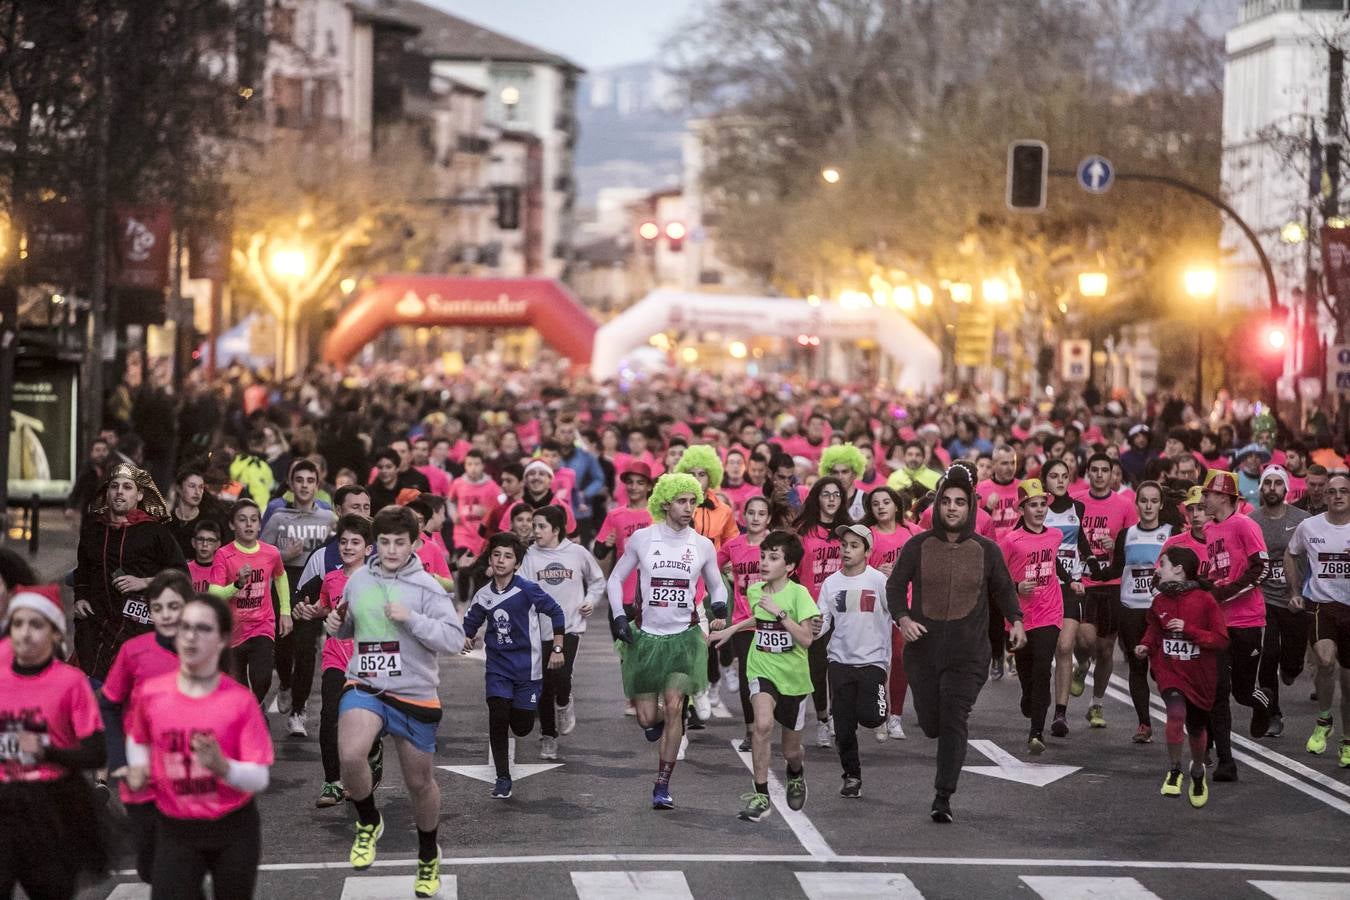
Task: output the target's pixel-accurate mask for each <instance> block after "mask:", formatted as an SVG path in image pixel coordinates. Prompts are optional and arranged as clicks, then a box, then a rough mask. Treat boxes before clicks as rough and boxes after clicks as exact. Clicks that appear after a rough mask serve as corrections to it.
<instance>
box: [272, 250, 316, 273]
mask: <svg viewBox="0 0 1350 900" xmlns="http://www.w3.org/2000/svg"><path fill="white" fill-rule="evenodd" d="M268 265H270V266H271V268H272V274H273V275H275V276H277V277H278V278H288V279H291V280H298V279H301V278H304V277H305V273H306V272H308V271H309V260H308V259H306V258H305V252H304V251H303V250H300V249H298V248H295V247H282V248H280V249H277V250H273V251H272V256H271V257H270V258H269V259H268Z"/></svg>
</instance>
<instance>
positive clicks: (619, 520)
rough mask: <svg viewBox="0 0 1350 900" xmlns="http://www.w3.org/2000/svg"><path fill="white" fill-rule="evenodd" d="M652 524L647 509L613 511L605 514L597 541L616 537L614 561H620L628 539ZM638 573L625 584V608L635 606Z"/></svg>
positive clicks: (625, 508) (625, 580) (650, 515)
mask: <svg viewBox="0 0 1350 900" xmlns="http://www.w3.org/2000/svg"><path fill="white" fill-rule="evenodd" d="M650 524H652V514H651V513H650V512H648V511H647V507H645V506H643V507H639V508H637V509H633V508H631V507H623V508H620V509H611V510H610V511H609V512H607V513H605V521H604V522H602V523H601V524H600V532H599V533H598V534H597V535H596V536H595V539H596V540H597V541H600V542H604V541H607V540H609V536H610V535H613V536H614V559H615V560H618V559H620V558H621V557H622V556H623V551H624V548H625V547H627V546H628V539H629V538H630V537H632V536H633V532H635V531H637V530H638V529H639V528H646V527H647V526H648V525H650ZM637 583H638V573H637V571H636V570H635V571H634V572H633V573H632V574H631V575H629V576H628V577H627V578H626V579H624V582H623V602H624V605H625V606H632V605H633V598H634V597H635V596H636V595H637Z"/></svg>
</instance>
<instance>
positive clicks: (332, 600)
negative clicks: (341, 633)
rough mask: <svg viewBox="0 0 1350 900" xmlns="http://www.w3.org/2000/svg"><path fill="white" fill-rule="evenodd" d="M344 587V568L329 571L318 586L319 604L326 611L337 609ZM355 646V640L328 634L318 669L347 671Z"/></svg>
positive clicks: (345, 577) (345, 575)
mask: <svg viewBox="0 0 1350 900" xmlns="http://www.w3.org/2000/svg"><path fill="white" fill-rule="evenodd" d="M346 587H347V572H346V570H344V569H340V568H339V569H334V570H333V571H331V572H329V573H328V574H327V575H325V576H323V584H322V585H320V587H319V605H320V606H322V607H323V608H324V610H326V611H327V612H332V611H333V610H335V609H337V607H338V604H339V603H341V602H342V592H343V590H345V589H346ZM355 647H356V642H355V641H353V640H343V639H341V638H335V637H333V636H332V635H331V634H330V635H328V636H327V637H326V638H324V642H323V656H322V658H321V665H320V671H327V670H328V669H337V670H338V671H339V672H345V671H347V663H349V662H351V658H352V652H353V650H354V649H355Z"/></svg>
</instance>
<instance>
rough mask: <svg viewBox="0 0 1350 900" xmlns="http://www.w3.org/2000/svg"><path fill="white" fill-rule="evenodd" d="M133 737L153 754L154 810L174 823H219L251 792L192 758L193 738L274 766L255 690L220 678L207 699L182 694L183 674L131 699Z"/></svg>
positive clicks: (141, 689) (142, 688) (145, 687)
mask: <svg viewBox="0 0 1350 900" xmlns="http://www.w3.org/2000/svg"><path fill="white" fill-rule="evenodd" d="M127 734H128V736H129V737H130V738H131V739H132V740H133V741H135V742H136V743H138V744H143V745H145V746H146V747H148V748H149V750H150V783H151V784H152V785H153V788H154V795H155V806H156V807H158V808H159V811H160V812H162V813H163V814H164V815H166V816H169V817H170V818H174V819H199V820H201V819H205V820H214V819H219V818H221V817H223V816H226V815H229V814H230V813H232V812H234V811H235V810H237V809H239V808H241V807H243V806H245V805H246V804H247V803H248V802H249V800H250V799H252V796H253V795H252V794H247V793H244V792H243V791H239V790H235V789H234V788H232V787H230V786H229V785H228V784H226V783H225V782H223V781H221V780H220V779H219V778H217V777H216V776H215V775H214V774H213V773H211V772H209V771H207V770H206V769H204V768H202V767H201V766H199V765H197V763H196V761H195V760H194V759H193V758H192V738H193V737H195V736H196V735H198V734H210V735H214V736H215V739H216V742H217V743H219V744H220V752H221V753H222V754H224V755H225V757H226V758H227V759H232V760H235V761H237V762H247V763H258V764H259V765H264V766H270V765H271V764H272V738H271V736H270V735H269V734H268V733H267V720H266V719H264V718H263V714H262V710H261V709H260V708H259V707H258V701H257V700H256V699H255V698H254V696H253V692H252V691H251V690H249V689H248V688H246V687H244V686H243V685H241V684H239V683H238V682H236V681H234V680H232V679H230V678H227V677H225V676H223V675H222V676H221V679H220V684H219V686H217V688H216V689H215V690H214V691H212V692H211V693H210V694H208V695H207V696H205V697H188V696H186V695H185V694H183V693H182V692H181V691H180V690H178V675H177V674H171V675H161V676H159V677H157V678H152V679H150V680H149V681H147V682H145V683H144V684H141V685H139V686H138V687H137V688H136V690H135V692H134V693H133V694H132V695H131V718H130V720H129V722H128V725H127Z"/></svg>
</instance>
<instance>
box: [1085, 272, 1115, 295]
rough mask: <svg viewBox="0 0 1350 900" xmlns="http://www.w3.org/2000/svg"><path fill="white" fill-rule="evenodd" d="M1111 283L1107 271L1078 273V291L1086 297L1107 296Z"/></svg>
mask: <svg viewBox="0 0 1350 900" xmlns="http://www.w3.org/2000/svg"><path fill="white" fill-rule="evenodd" d="M1110 283H1111V281H1110V279H1109V278H1107V276H1106V273H1105V272H1079V273H1078V293H1080V294H1082V295H1083V296H1084V297H1105V296H1106V291H1107V288H1108V287H1109V286H1110Z"/></svg>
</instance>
